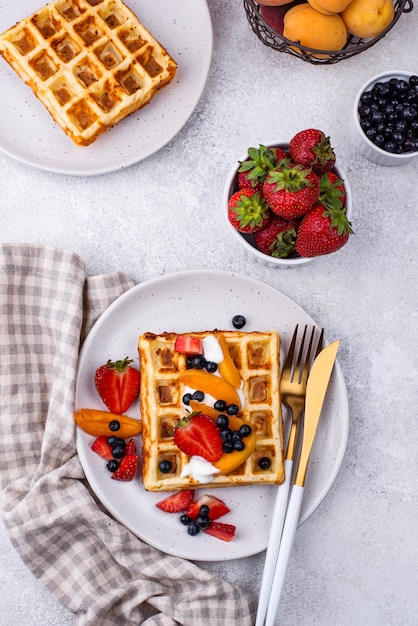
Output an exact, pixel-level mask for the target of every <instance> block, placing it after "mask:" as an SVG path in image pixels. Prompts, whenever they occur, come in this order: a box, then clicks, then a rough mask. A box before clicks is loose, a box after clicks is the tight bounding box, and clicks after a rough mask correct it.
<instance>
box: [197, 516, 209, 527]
mask: <svg viewBox="0 0 418 626" xmlns="http://www.w3.org/2000/svg"><path fill="white" fill-rule="evenodd" d="M195 524H196V526H197V527H198V528H200V529H201V530H204V529H205V528H207V527H208V526H209V524H210V519H209V517H208V516H207V515H198V516H197V517H196V520H195Z"/></svg>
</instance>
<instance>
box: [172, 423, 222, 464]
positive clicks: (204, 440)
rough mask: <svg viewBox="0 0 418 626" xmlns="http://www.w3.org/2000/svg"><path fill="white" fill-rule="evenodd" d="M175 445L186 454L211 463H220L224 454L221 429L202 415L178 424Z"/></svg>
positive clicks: (175, 432)
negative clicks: (199, 457)
mask: <svg viewBox="0 0 418 626" xmlns="http://www.w3.org/2000/svg"><path fill="white" fill-rule="evenodd" d="M174 443H175V444H176V446H177V447H178V448H179V449H180V450H181V451H182V452H184V453H185V454H188V455H189V456H201V457H203V458H204V459H206V460H207V461H210V463H213V462H215V461H218V460H219V459H220V458H221V456H222V454H223V450H222V439H221V435H220V431H219V428H218V427H217V426H216V424H215V423H214V422H213V420H211V418H210V417H208V416H207V415H203V414H202V413H198V414H196V415H193V414H192V415H191V416H188V417H184V418H183V419H182V420H180V422H178V423H177V425H176V426H175V430H174Z"/></svg>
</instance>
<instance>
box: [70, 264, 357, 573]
mask: <svg viewBox="0 0 418 626" xmlns="http://www.w3.org/2000/svg"><path fill="white" fill-rule="evenodd" d="M238 313H240V314H243V315H245V317H246V319H247V325H246V326H245V330H246V331H253V330H277V331H279V333H280V335H281V338H282V358H283V353H284V352H285V351H287V348H288V345H289V343H290V339H291V337H292V334H293V330H294V326H295V324H296V323H297V322H299V323H301V324H309V325H312V324H315V323H314V321H313V320H312V319H311V318H310V317H309V316H308V315H307V314H306V313H305V312H304V311H303V310H302V309H301V308H300V307H299V306H298V305H297V304H295V303H294V302H292V301H291V300H290V299H289V298H287V297H286V296H284V295H283V294H282V293H280V292H279V291H277V290H276V289H274V288H272V287H269V286H268V285H266V284H265V283H262V282H260V281H258V280H254V279H252V278H248V277H245V276H241V275H238V274H232V273H228V272H222V271H217V270H213V271H206V270H205V271H199V270H191V271H187V272H182V273H178V274H172V275H166V276H162V277H160V278H157V279H155V280H150V281H146V282H144V283H141V284H139V285H137V286H136V287H134V288H133V289H131V290H130V291H128V292H126V293H125V294H124V295H123V296H121V297H120V298H119V299H118V300H116V301H115V302H114V303H113V304H112V305H111V306H110V307H109V308H108V309H107V310H106V311H105V313H104V314H103V315H102V317H101V318H100V319H99V320H98V321H97V322H96V324H95V326H94V327H93V329H92V330H91V332H90V334H89V336H88V337H87V339H86V341H85V343H84V345H83V348H82V350H81V354H80V362H79V371H78V376H77V397H76V402H77V407H78V408H82V407H92V408H102V409H103V408H104V405H103V404H102V403H101V400H100V399H99V397H98V395H97V392H96V390H95V387H94V381H93V379H94V372H95V370H96V368H97V367H98V366H99V365H101V364H102V363H105V362H106V361H107V360H108V359H112V360H116V359H119V358H123V357H125V356H129V357H131V358H133V359H135V362H136V363H137V365H138V356H137V341H138V337H139V335H140V334H142V333H144V332H146V331H150V332H155V333H160V332H164V331H175V332H178V333H185V332H188V331H189V332H190V331H192V330H195V331H203V330H211V329H214V328H219V329H232V328H233V327H232V317H233V316H234V315H236V314H238ZM128 414H129V415H130V416H132V417H139V406H138V403H137V402H136V403H135V404H134V405H132V407H131V408H130V410H129V411H128ZM347 435H348V403H347V393H346V387H345V382H344V378H343V376H342V373H341V369H340V367H339V365H338V362H337V363H336V365H335V368H334V371H333V374H332V377H331V381H330V385H329V388H328V392H327V396H326V401H325V405H324V409H323V412H322V415H321V419H320V422H319V426H318V432H317V437H316V440H315V443H314V447H313V450H312V454H311V460H310V464H309V469H308V476H307V480H306V485H305V493H304V499H303V502H302V510H301V518H300V522H301V523H302V522H304V521H305V520H306V519H307V518H308V517H309V516H310V515H311V513H312V512H313V511H314V510H315V509H316V507H317V506H318V505H319V504H320V502H321V501H322V499H323V498H324V497H325V495H326V494H327V492H328V490H329V489H330V487H331V485H332V483H333V481H334V479H335V477H336V475H337V472H338V470H339V468H340V465H341V462H342V459H343V456H344V452H345V448H346V444H347ZM93 440H94V437H92V436H90V435H87V434H86V433H84V432H83V431H81V430H78V432H77V449H78V454H79V457H80V461H81V463H82V465H83V468H84V471H85V473H86V477H87V479H88V481H89V483H90V485H91V487H92V489H93V491H94V492H95V493H96V495H97V497H98V498H99V500H100V501H101V502H102V503H103V504H104V506H105V507H106V508H107V509H108V511H109V512H110V513H111V514H112V515H113V516H114V517H115V518H116V519H117V520H119V521H120V522H121V523H122V524H124V525H125V526H126V527H127V528H129V529H130V530H131V531H132V532H133V533H134V534H135V535H137V536H138V537H139V538H140V539H143V540H144V541H146V542H147V543H148V544H150V545H152V546H154V547H156V548H159V549H160V550H163V551H164V552H167V553H169V554H173V555H176V556H181V557H184V558H188V559H193V560H200V561H223V560H228V559H236V558H241V557H246V556H250V555H252V554H257V553H258V552H261V551H262V550H264V549H265V548H266V546H267V541H268V535H269V529H270V522H271V512H272V507H273V504H274V500H275V493H276V490H277V487H275V486H255V485H254V486H249V487H229V488H221V489H214V490H212V491H211V492H210V493H213V494H214V495H216V496H218V497H220V498H221V499H222V500H224V501H225V502H226V504H227V505H228V506H229V508H230V509H231V513H228V514H227V515H226V516H225V517H223V518H222V520H220V521H224V522H225V523H231V524H235V525H236V527H237V531H236V535H235V537H234V539H233V540H232V541H231V542H229V543H225V542H223V541H221V540H219V539H216V538H214V537H209V536H208V535H205V534H204V533H200V535H198V536H197V537H190V536H189V535H188V534H187V530H186V528H185V527H184V526H182V525H181V523H180V521H179V515H177V514H169V513H163V512H162V511H160V510H159V509H157V508H156V506H155V503H156V502H158V501H159V500H162V499H163V497H165V496H166V495H168V494H164V493H149V492H147V491H145V489H144V488H143V486H142V482H141V479H140V477H137V478H135V479H134V481H133V482H130V483H121V482H118V481H114V480H112V479H111V478H110V474H109V472H108V470H107V469H106V467H105V463H104V462H103V459H101V458H100V457H99V456H98V455H97V454H95V453H94V452H92V451H91V449H90V446H91V443H92V442H93ZM140 446H141V442H140V437H138V448H139V450H140ZM204 491H205V489H202V490H198V493H200V492H202V493H203V492H204Z"/></svg>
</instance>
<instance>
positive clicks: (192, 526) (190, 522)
mask: <svg viewBox="0 0 418 626" xmlns="http://www.w3.org/2000/svg"><path fill="white" fill-rule="evenodd" d="M180 522H181V523H182V524H184V526H187V532H188V533H189V535H191V536H192V537H195V536H196V535H198V534H199V533H200V531H201V530H205V528H208V526H209V524H210V519H209V507H208V506H207V504H202V506H201V507H200V509H199V515H198V516H197V517H196V519H192V518H191V517H189V516H188V515H187V513H183V515H181V516H180Z"/></svg>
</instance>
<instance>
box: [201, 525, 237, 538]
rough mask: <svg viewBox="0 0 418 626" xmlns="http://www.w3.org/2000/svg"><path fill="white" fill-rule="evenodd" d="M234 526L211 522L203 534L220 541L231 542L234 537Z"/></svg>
mask: <svg viewBox="0 0 418 626" xmlns="http://www.w3.org/2000/svg"><path fill="white" fill-rule="evenodd" d="M235 530H236V526H234V525H233V524H224V523H223V522H211V523H210V524H209V526H208V527H207V528H205V530H204V531H203V532H205V533H207V534H208V535H212V537H216V538H217V539H222V541H231V539H233V537H234V535H235Z"/></svg>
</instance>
